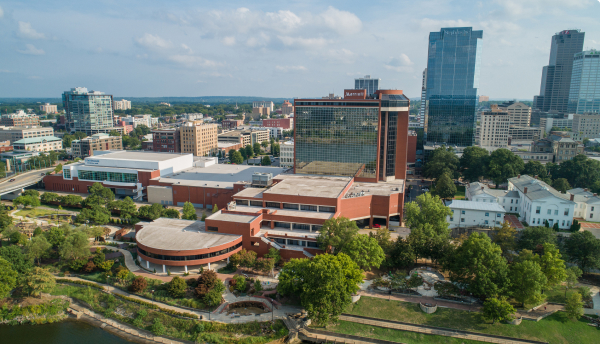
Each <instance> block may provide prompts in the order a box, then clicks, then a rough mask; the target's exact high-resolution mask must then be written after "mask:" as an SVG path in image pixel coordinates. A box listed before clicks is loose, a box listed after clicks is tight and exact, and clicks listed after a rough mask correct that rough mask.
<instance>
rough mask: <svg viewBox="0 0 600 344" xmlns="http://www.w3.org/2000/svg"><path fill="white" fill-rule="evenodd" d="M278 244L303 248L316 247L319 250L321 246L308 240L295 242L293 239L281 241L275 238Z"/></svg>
mask: <svg viewBox="0 0 600 344" xmlns="http://www.w3.org/2000/svg"><path fill="white" fill-rule="evenodd" d="M273 240H275V242H276V243H278V244H281V245H292V246H302V247H314V248H319V244H317V242H316V241H306V240H293V239H280V238H274V239H273Z"/></svg>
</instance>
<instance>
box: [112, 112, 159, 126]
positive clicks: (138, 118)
mask: <svg viewBox="0 0 600 344" xmlns="http://www.w3.org/2000/svg"><path fill="white" fill-rule="evenodd" d="M121 121H123V122H125V124H126V125H131V126H132V127H133V128H134V129H135V128H136V127H137V126H138V125H145V126H147V127H148V128H152V127H155V126H156V125H158V118H156V117H152V115H150V114H146V115H135V116H127V117H121Z"/></svg>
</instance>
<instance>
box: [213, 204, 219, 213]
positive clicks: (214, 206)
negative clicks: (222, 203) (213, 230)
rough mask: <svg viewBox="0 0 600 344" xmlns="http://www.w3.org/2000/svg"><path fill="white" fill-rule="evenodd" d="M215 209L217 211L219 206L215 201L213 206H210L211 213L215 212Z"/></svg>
mask: <svg viewBox="0 0 600 344" xmlns="http://www.w3.org/2000/svg"><path fill="white" fill-rule="evenodd" d="M217 211H219V207H218V206H217V204H216V203H215V205H213V207H212V214H214V213H216V212H217Z"/></svg>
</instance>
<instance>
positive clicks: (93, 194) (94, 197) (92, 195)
mask: <svg viewBox="0 0 600 344" xmlns="http://www.w3.org/2000/svg"><path fill="white" fill-rule="evenodd" d="M88 192H89V196H88V197H87V198H86V199H85V201H83V203H84V205H85V206H88V207H89V206H93V205H105V204H107V203H108V202H110V201H112V200H114V199H115V195H114V194H113V192H112V191H111V190H110V189H109V188H105V187H104V186H102V184H101V183H94V184H92V186H90V188H89V190H88Z"/></svg>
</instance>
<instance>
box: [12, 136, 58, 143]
mask: <svg viewBox="0 0 600 344" xmlns="http://www.w3.org/2000/svg"><path fill="white" fill-rule="evenodd" d="M44 141H45V142H54V141H62V139H61V138H58V137H56V136H40V137H28V138H26V139H20V140H18V141H15V142H14V143H13V144H15V143H16V144H31V143H41V142H44Z"/></svg>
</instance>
